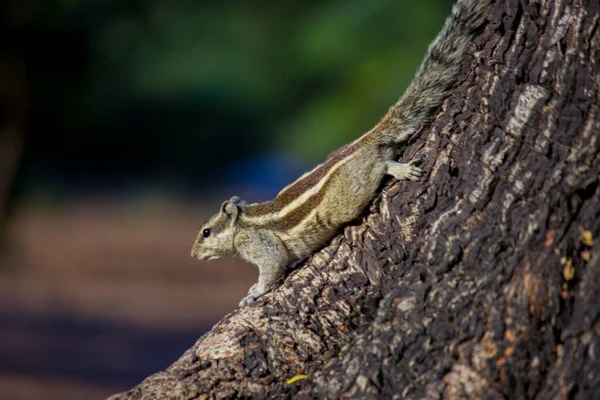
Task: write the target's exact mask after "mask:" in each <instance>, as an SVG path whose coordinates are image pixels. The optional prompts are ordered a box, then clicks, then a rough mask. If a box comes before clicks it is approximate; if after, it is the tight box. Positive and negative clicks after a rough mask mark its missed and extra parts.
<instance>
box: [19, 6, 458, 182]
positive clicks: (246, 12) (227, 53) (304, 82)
mask: <svg viewBox="0 0 600 400" xmlns="http://www.w3.org/2000/svg"><path fill="white" fill-rule="evenodd" d="M15 1H16V2H17V3H18V4H21V7H23V4H31V5H32V7H37V9H36V12H35V13H34V16H33V17H32V18H30V19H29V20H28V21H26V22H23V23H19V24H15V29H14V32H15V35H16V36H15V37H17V42H18V46H19V48H20V49H21V50H22V51H23V52H24V53H25V55H26V58H27V60H28V67H29V72H30V74H29V76H30V80H31V84H32V85H31V87H32V98H33V101H32V114H31V123H30V142H29V148H28V151H27V156H26V162H27V165H26V169H25V173H26V177H27V179H31V180H33V181H40V180H53V179H56V177H64V176H68V179H71V180H75V181H77V182H79V183H82V184H85V183H86V182H89V181H93V182H101V181H103V180H106V181H107V182H113V183H116V184H119V183H125V181H126V179H127V177H129V176H136V177H137V178H136V179H139V177H140V176H142V177H143V176H150V175H152V176H154V175H156V174H159V175H161V176H164V177H168V178H169V179H175V178H177V179H182V180H184V181H189V180H194V181H198V180H202V179H209V178H213V179H216V178H218V176H219V174H220V173H221V172H223V173H224V172H226V171H225V169H226V168H227V165H230V164H231V163H232V162H233V161H235V160H239V159H240V158H244V157H248V156H249V155H251V154H254V153H269V152H270V153H294V154H295V155H296V156H298V157H300V158H302V159H305V160H307V161H309V162H310V163H314V162H317V161H319V160H321V159H322V158H323V157H324V156H325V155H326V154H327V153H328V152H329V151H331V150H333V149H334V148H336V147H338V146H340V145H342V144H344V143H346V142H348V141H350V140H352V139H354V138H356V137H357V136H359V135H360V134H362V133H363V132H365V131H367V130H368V129H370V128H371V127H372V126H373V125H374V124H375V123H376V122H377V120H378V118H379V117H380V116H381V115H383V114H384V113H385V112H386V110H387V108H388V107H389V106H391V105H392V104H393V102H394V101H395V100H396V99H397V97H398V96H399V95H400V94H401V92H402V90H403V89H404V88H405V87H406V85H407V84H408V83H409V81H410V79H411V78H412V76H413V74H414V71H415V69H416V68H417V66H418V64H419V63H420V61H421V60H422V57H423V55H424V53H425V51H426V48H427V45H428V43H429V42H430V41H431V40H432V39H433V37H434V36H435V34H436V33H437V32H438V31H439V29H440V27H441V25H442V23H443V20H444V17H445V16H446V15H447V14H448V12H449V9H450V5H451V1H449V0H447V1H444V0H437V1H436V0H422V1H409V0H360V1H359V0H321V1H302V0H288V1H275V0H272V1H267V0H263V1H258V0H238V1H217V0H214V1H191V0H177V1H175V0H131V1H127V0H113V1H108V0H107V1H101V2H100V1H84V0H55V1H33V0H13V2H15ZM174 177H175V178H174Z"/></svg>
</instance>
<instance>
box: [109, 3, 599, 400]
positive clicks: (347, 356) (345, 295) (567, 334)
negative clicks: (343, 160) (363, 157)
mask: <svg viewBox="0 0 600 400" xmlns="http://www.w3.org/2000/svg"><path fill="white" fill-rule="evenodd" d="M599 21H600V3H599V2H598V1H596V0H556V1H550V0H546V1H534V0H522V1H519V0H504V1H497V2H496V3H495V4H494V6H493V13H492V15H491V17H490V23H489V24H488V26H487V27H486V29H485V30H484V32H483V33H482V34H481V35H480V36H479V37H478V38H477V39H476V40H475V41H474V51H473V52H472V54H471V55H470V56H469V58H468V59H467V60H465V63H464V66H463V72H464V73H463V75H461V76H462V78H461V82H460V83H459V84H458V85H456V87H455V88H454V89H453V90H452V93H451V95H450V96H449V97H448V99H447V100H446V101H445V103H444V105H443V107H442V108H441V110H440V112H439V113H438V115H437V116H436V118H435V120H434V121H433V123H432V124H431V126H429V127H428V128H427V129H425V130H423V131H422V132H421V133H420V134H419V135H418V136H417V137H416V139H415V140H414V141H413V143H411V145H410V146H409V149H408V152H407V154H406V157H405V158H407V159H410V158H412V157H414V156H415V155H416V154H420V155H422V156H424V158H425V160H426V161H425V165H424V169H425V170H426V171H427V172H428V175H427V177H426V179H424V181H422V182H420V183H412V182H397V181H390V182H388V183H387V184H385V185H384V188H383V190H382V193H381V195H380V196H379V197H378V199H377V200H376V201H375V202H374V204H373V205H372V206H371V208H370V210H369V212H368V213H366V215H365V217H364V218H363V219H362V220H361V221H358V222H357V223H355V224H353V225H351V226H348V227H346V228H345V230H344V232H343V234H342V235H340V236H339V237H337V238H336V239H334V240H333V241H332V242H331V243H330V244H329V245H328V246H327V247H325V248H324V249H322V250H321V251H319V252H317V253H316V254H314V255H313V256H312V257H310V259H308V260H307V261H306V262H303V263H301V264H300V265H299V266H298V268H296V269H295V270H294V271H292V272H291V273H290V274H289V275H288V276H287V277H286V278H285V280H284V281H283V283H282V284H281V286H280V287H278V288H277V289H275V290H274V291H273V292H272V293H270V294H268V295H266V296H264V297H262V298H261V299H260V300H259V305H258V306H256V307H251V308H246V309H244V310H241V311H240V310H238V311H235V312H233V313H232V314H230V315H228V316H226V317H225V318H223V320H222V321H221V322H219V323H218V324H217V325H216V326H215V327H214V328H213V329H212V330H211V331H210V332H208V333H207V334H205V335H204V336H202V337H201V338H200V339H199V340H198V341H197V343H196V344H195V345H194V346H193V347H192V348H190V349H189V350H188V351H187V352H186V353H185V354H184V355H183V356H182V357H181V358H180V359H179V360H178V361H176V362H175V363H174V364H173V365H171V366H170V367H169V368H167V369H166V370H165V371H163V372H159V373H157V374H155V375H152V376H150V377H148V378H147V379H146V380H144V381H143V382H142V383H140V384H139V385H138V386H136V387H135V388H133V389H132V390H130V391H128V392H125V393H122V394H118V395H114V396H113V397H111V399H194V398H198V399H208V398H210V399H213V398H214V399H222V398H237V397H245V398H248V397H252V398H291V397H294V398H298V399H300V398H360V399H369V398H373V399H375V398H410V399H421V398H434V399H439V398H450V399H455V398H494V399H495V398H511V399H513V398H516V399H518V398H539V399H552V398H554V399H563V398H564V399H567V398H576V399H592V398H600V239H599V238H598V236H599V235H600V188H599V185H600V178H599V175H600V151H599V150H600V149H599V136H600V135H599V132H600V110H599V89H600V65H599V62H600V53H599V49H600V27H599ZM299 374H302V375H306V376H307V377H306V379H300V380H297V381H295V382H293V383H292V382H288V380H289V379H290V378H292V377H294V376H296V375H299ZM297 378H298V377H297ZM300 378H301V377H300Z"/></svg>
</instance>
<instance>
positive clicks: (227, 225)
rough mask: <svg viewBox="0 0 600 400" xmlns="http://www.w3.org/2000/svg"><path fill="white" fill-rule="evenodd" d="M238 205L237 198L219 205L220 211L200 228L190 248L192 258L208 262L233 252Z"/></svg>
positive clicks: (238, 200)
mask: <svg viewBox="0 0 600 400" xmlns="http://www.w3.org/2000/svg"><path fill="white" fill-rule="evenodd" d="M240 204H241V201H240V198H239V197H237V196H234V197H232V198H231V199H230V200H227V201H225V202H224V203H223V204H222V205H221V210H220V211H219V212H218V213H216V214H215V215H213V216H212V217H211V218H210V219H209V220H208V222H207V223H205V224H204V225H203V226H202V228H200V232H198V236H197V237H196V241H195V242H194V245H193V246H192V257H194V258H197V259H199V260H207V261H210V260H216V259H218V258H221V257H223V256H226V255H229V254H232V253H233V252H234V248H233V234H234V233H235V228H236V221H237V218H238V215H239V212H240Z"/></svg>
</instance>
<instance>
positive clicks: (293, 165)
mask: <svg viewBox="0 0 600 400" xmlns="http://www.w3.org/2000/svg"><path fill="white" fill-rule="evenodd" d="M0 4H2V8H1V12H2V14H1V18H2V19H1V28H0V397H2V398H6V399H33V398H46V399H54V398H56V399H94V398H103V397H105V396H108V395H109V394H111V393H113V392H116V391H121V390H125V389H128V388H129V387H131V386H132V385H135V384H136V383H138V382H139V381H140V380H142V379H143V378H144V377H145V376H147V375H148V374H151V373H153V372H156V371H158V370H160V369H163V368H165V367H167V366H168V365H169V364H170V363H172V362H173V361H174V360H176V359H177V358H178V357H179V355H180V354H181V353H182V352H183V351H184V350H185V349H186V348H188V347H189V346H190V345H192V344H193V343H194V341H195V340H196V339H197V338H198V337H199V336H200V335H201V334H202V333H203V332H205V331H206V330H208V329H210V327H211V326H212V325H213V324H214V323H215V322H216V321H218V320H219V319H220V318H221V317H222V316H224V315H225V314H226V313H228V312H230V311H232V310H234V309H235V308H236V304H237V302H238V301H239V299H240V298H241V297H243V296H244V294H245V293H246V291H247V290H248V288H249V286H250V285H251V284H252V283H253V282H254V281H255V280H256V278H257V271H256V269H255V267H253V266H251V265H248V264H245V263H243V262H241V261H239V260H234V259H226V260H220V261H215V262H211V263H202V262H199V261H194V260H192V259H190V257H189V251H190V246H191V244H192V242H193V240H194V238H195V235H196V232H197V229H198V228H199V226H200V224H201V223H202V222H203V220H204V219H205V218H206V217H207V216H209V215H210V214H211V213H212V212H213V211H216V209H217V207H218V205H219V204H220V203H221V201H222V200H224V199H226V198H229V197H230V196H232V195H240V196H242V197H243V198H245V199H246V200H248V201H261V200H266V199H268V198H270V197H272V196H274V195H275V194H276V193H277V192H278V190H279V189H281V187H283V186H285V185H286V184H287V183H289V182H290V181H292V180H293V179H294V178H296V177H297V176H299V175H300V174H301V173H302V172H304V170H306V169H309V168H311V167H312V166H314V164H316V163H317V162H319V161H320V160H322V159H323V158H324V157H325V156H326V155H327V154H328V153H329V152H330V151H331V150H333V149H334V148H336V147H338V146H340V145H342V144H344V143H346V142H348V141H351V140H352V139H354V138H356V137H357V136H359V135H360V134H361V133H363V132H365V131H367V130H368V129H370V128H371V127H372V126H373V125H374V124H375V123H376V122H377V120H378V119H379V118H380V117H381V116H382V115H383V114H384V113H385V112H386V110H387V109H388V107H389V106H390V105H391V104H393V102H394V101H395V100H396V99H397V97H398V96H399V94H400V93H401V92H402V91H403V89H404V88H405V87H406V85H407V84H408V83H409V82H410V79H411V78H412V76H413V74H414V71H415V69H416V68H417V66H418V64H419V63H420V61H421V59H422V57H423V55H424V53H425V51H426V48H427V45H428V43H429V42H430V41H431V40H432V39H433V38H434V37H435V35H436V33H437V32H438V30H439V29H440V27H441V25H442V23H443V20H444V18H445V16H446V15H447V14H448V12H449V10H450V7H451V1H450V0H420V1H411V0H404V1H403V0H320V1H305V0H286V1H275V0H272V1H268V0H264V1H257V0H238V1H217V0H214V1H191V0H103V1H91V0H8V1H7V0H5V1H3V2H2V3H0Z"/></svg>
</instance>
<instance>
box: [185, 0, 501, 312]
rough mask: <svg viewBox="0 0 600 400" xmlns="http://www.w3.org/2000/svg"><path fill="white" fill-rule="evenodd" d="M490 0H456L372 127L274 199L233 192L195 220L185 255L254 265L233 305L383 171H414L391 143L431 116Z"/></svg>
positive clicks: (258, 290) (267, 280)
mask: <svg viewBox="0 0 600 400" xmlns="http://www.w3.org/2000/svg"><path fill="white" fill-rule="evenodd" d="M491 1H492V0H458V2H457V3H456V4H455V5H454V7H453V8H452V15H451V16H450V17H449V18H448V19H447V20H446V23H445V24H444V27H443V28H442V30H441V32H440V33H439V35H438V36H437V38H436V39H435V40H434V41H433V43H432V44H431V45H430V46H429V49H428V52H427V55H426V57H425V60H424V61H423V63H422V64H421V67H420V68H419V70H418V71H417V73H416V75H415V78H414V79H413V81H412V83H411V84H410V85H409V87H408V88H407V89H406V92H405V93H404V95H403V96H402V97H401V98H400V99H399V100H398V102H397V103H396V104H395V105H394V106H392V107H391V108H390V110H389V111H388V112H387V114H385V115H384V117H383V118H382V119H381V121H380V122H379V123H378V124H377V125H376V126H375V127H374V128H373V129H371V130H370V131H369V132H367V133H365V134H364V135H362V136H361V137H360V138H358V139H356V140H355V141H354V142H352V143H350V144H348V145H345V146H343V147H342V148H340V149H338V150H336V151H334V152H332V153H331V154H330V155H329V156H328V157H327V159H326V160H325V162H324V163H322V164H320V165H318V166H317V167H316V168H314V169H313V170H312V171H310V172H308V173H306V174H304V175H302V176H301V177H300V178H298V180H296V181H295V182H293V183H292V184H290V185H288V186H287V187H285V188H284V189H283V190H282V191H281V192H279V194H278V195H277V197H275V199H273V200H270V201H265V202H262V203H255V204H248V203H246V202H244V201H242V200H240V198H239V197H237V196H234V197H232V198H231V199H230V200H227V201H225V202H224V203H223V204H222V205H221V209H220V211H219V212H218V213H217V214H215V215H214V216H212V217H211V218H210V219H209V221H208V222H207V223H206V224H204V225H203V226H202V228H201V229H200V232H199V233H198V236H197V238H196V241H195V242H194V245H193V246H192V252H191V255H192V257H195V258H198V259H200V260H215V259H217V258H220V257H222V256H226V255H239V256H240V257H241V258H243V259H244V260H246V261H248V262H250V263H252V264H256V265H257V266H258V269H259V279H258V282H257V283H256V284H254V285H253V286H252V287H251V288H250V290H249V291H248V295H247V296H246V297H244V298H243V299H242V300H241V301H240V304H239V306H240V307H245V306H246V305H249V304H252V303H254V301H255V300H256V298H258V297H259V296H261V295H263V294H265V293H266V292H268V291H269V290H271V289H272V288H273V286H274V285H275V284H276V283H277V280H278V279H279V278H280V277H281V276H282V275H283V273H284V271H285V267H286V265H288V264H289V263H291V262H292V261H295V260H299V259H302V258H304V257H306V256H308V255H309V254H311V253H312V252H314V251H315V250H317V249H319V248H320V247H321V246H323V245H324V244H326V243H327V241H329V240H330V239H331V238H332V237H333V236H334V235H335V234H336V233H338V232H339V231H340V228H342V227H343V226H344V225H345V224H347V223H348V222H350V221H352V220H354V219H356V218H357V217H359V216H360V215H361V214H362V212H363V210H364V209H365V207H366V206H367V205H368V204H369V203H370V202H371V200H372V199H373V197H375V195H376V193H377V191H378V188H379V187H380V184H381V181H382V179H383V177H385V176H386V175H391V176H393V177H394V178H396V179H409V180H412V181H416V180H418V179H420V178H421V176H422V175H423V172H422V170H421V169H420V168H419V167H418V166H417V165H416V164H417V161H416V160H413V161H410V162H408V163H399V162H396V161H394V157H395V154H396V150H397V146H398V145H399V144H402V143H405V142H406V141H407V140H408V139H409V138H410V136H411V135H412V134H413V133H414V132H415V131H416V130H417V129H419V128H420V127H421V126H423V125H424V124H425V123H426V122H427V121H428V120H429V119H430V118H431V116H432V114H433V112H434V111H436V109H437V108H438V107H440V105H441V103H442V101H443V99H444V98H445V97H446V95H447V94H448V90H449V89H450V87H451V86H452V85H453V84H454V83H455V82H456V81H457V78H458V75H459V73H460V68H461V64H462V61H463V58H464V55H465V53H466V51H467V46H468V43H469V41H470V40H471V39H472V37H473V36H474V35H475V33H476V32H477V30H478V29H479V28H481V27H482V26H483V24H484V22H485V20H486V14H487V13H488V10H489V8H490V3H491Z"/></svg>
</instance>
